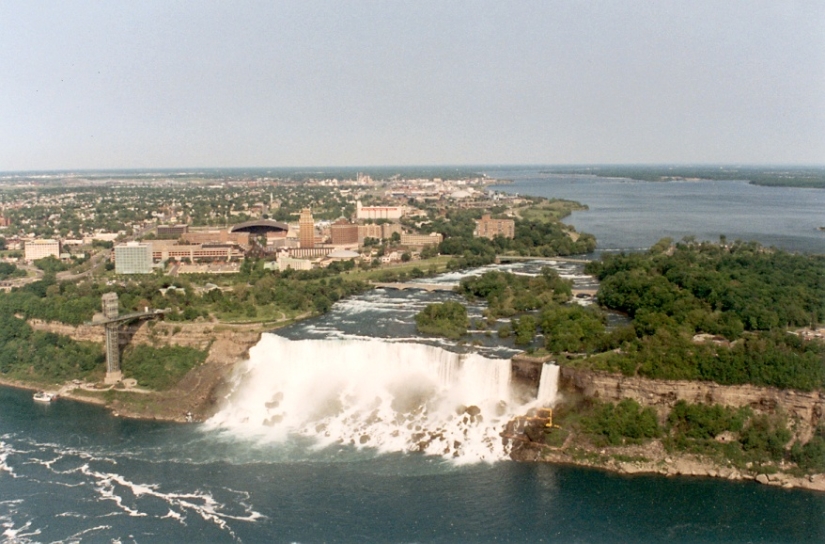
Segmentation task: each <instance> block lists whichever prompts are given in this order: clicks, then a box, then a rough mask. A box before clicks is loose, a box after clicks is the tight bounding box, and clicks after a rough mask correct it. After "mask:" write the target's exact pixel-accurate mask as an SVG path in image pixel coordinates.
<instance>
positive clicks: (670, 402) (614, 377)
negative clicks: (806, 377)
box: [502, 367, 825, 492]
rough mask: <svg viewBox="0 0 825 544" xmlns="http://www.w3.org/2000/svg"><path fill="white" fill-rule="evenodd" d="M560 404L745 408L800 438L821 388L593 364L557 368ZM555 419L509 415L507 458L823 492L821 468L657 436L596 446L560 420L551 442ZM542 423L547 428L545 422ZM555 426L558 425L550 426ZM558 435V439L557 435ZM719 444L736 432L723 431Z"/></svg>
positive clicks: (823, 407)
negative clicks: (632, 372) (735, 457)
mask: <svg viewBox="0 0 825 544" xmlns="http://www.w3.org/2000/svg"><path fill="white" fill-rule="evenodd" d="M559 384H560V392H559V398H560V402H562V403H563V402H565V401H570V400H571V399H573V398H576V397H578V398H586V399H594V400H597V401H602V402H618V401H621V400H624V399H630V400H633V401H635V402H637V403H638V404H639V405H641V406H644V407H650V408H653V410H654V411H655V412H656V414H657V416H658V419H659V422H660V424H661V423H663V422H665V421H666V419H667V416H668V414H669V413H670V411H671V409H672V408H673V407H674V406H675V405H676V403H677V402H679V401H685V402H688V403H693V404H697V403H701V404H706V405H708V404H720V405H723V406H727V407H731V408H741V407H748V408H750V409H751V410H752V411H753V412H754V413H757V414H770V415H777V414H781V415H783V416H785V417H787V418H788V420H789V421H790V422H791V425H790V427H791V430H792V434H793V438H792V439H791V441H795V440H801V441H802V442H807V441H808V440H810V439H811V436H812V435H813V432H814V430H815V429H816V428H817V426H818V425H820V424H821V422H822V420H823V416H825V395H823V392H821V391H795V390H789V389H778V388H775V387H756V386H753V385H731V386H723V385H718V384H716V383H712V382H699V381H679V380H651V379H646V378H640V377H638V376H634V377H627V376H623V375H621V374H612V373H608V372H600V371H593V370H584V369H579V368H572V367H562V368H561V369H560V373H559ZM554 423H557V422H555V421H554V420H553V414H552V411H548V410H538V411H536V412H535V413H531V414H529V415H525V416H522V417H519V418H516V419H515V420H513V421H511V422H510V424H509V425H508V426H507V428H506V429H505V431H504V433H502V437H503V439H505V440H508V441H509V442H510V445H511V447H512V449H511V458H512V459H514V460H516V461H525V462H547V463H561V464H569V465H576V466H584V467H590V468H597V469H601V470H608V471H611V472H617V473H619V474H627V475H632V474H660V475H663V476H702V477H711V478H724V479H728V480H755V481H757V482H759V483H761V484H765V485H773V486H779V487H784V488H801V489H808V490H814V491H821V492H825V474H822V473H815V474H803V473H802V471H800V470H799V468H798V467H796V466H795V465H794V464H793V463H786V462H785V461H780V462H778V463H777V462H770V463H767V464H758V463H751V462H747V463H744V464H743V463H742V462H738V463H737V462H733V461H731V460H730V459H726V458H725V457H724V456H722V455H717V456H714V457H711V456H708V455H703V454H699V453H692V452H689V451H676V450H673V449H670V450H668V449H667V448H666V447H665V444H664V442H663V440H662V439H651V440H649V441H647V442H646V443H643V444H632V445H622V446H595V445H594V444H592V443H591V442H590V441H589V440H588V439H587V438H586V437H582V436H579V435H577V434H576V432H575V430H574V429H571V428H565V426H564V425H562V426H561V429H560V431H561V432H560V433H557V434H556V437H555V438H556V441H557V442H561V443H554V440H553V439H548V430H549V429H550V428H552V427H553V425H554ZM548 425H549V426H548ZM556 428H558V426H556ZM559 436H561V437H562V439H560V440H559V439H558V437H559ZM716 440H717V442H719V443H720V444H723V443H725V442H732V441H735V440H736V437H735V436H733V435H731V434H730V433H723V434H721V435H719V436H718V437H717V438H716Z"/></svg>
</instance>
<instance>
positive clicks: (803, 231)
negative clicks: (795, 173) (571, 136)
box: [487, 168, 825, 253]
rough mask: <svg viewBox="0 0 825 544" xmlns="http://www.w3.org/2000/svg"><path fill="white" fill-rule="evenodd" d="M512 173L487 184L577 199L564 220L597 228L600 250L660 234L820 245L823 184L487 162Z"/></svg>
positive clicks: (823, 246) (819, 249)
mask: <svg viewBox="0 0 825 544" xmlns="http://www.w3.org/2000/svg"><path fill="white" fill-rule="evenodd" d="M487 174H488V175H490V176H493V177H498V178H501V179H512V180H513V183H512V184H508V185H499V186H493V187H492V188H493V189H496V190H499V191H502V192H507V193H519V194H523V195H532V196H543V197H548V198H563V199H568V200H576V201H578V202H581V203H582V204H586V205H587V206H588V207H589V208H590V209H589V210H588V211H581V212H573V215H572V216H571V217H568V218H567V219H566V220H565V222H567V223H569V224H571V225H573V226H574V227H576V230H578V231H581V232H589V233H591V234H593V235H595V236H596V239H597V241H598V248H599V250H602V251H615V250H633V249H644V248H648V247H650V246H651V245H653V244H655V243H656V242H657V241H658V240H660V239H661V238H664V237H670V238H673V239H674V240H681V239H682V238H683V237H685V236H695V237H696V238H697V239H698V240H712V241H718V240H719V236H720V235H725V236H726V237H727V240H728V241H729V242H732V241H734V240H737V239H740V240H755V241H757V242H760V243H761V244H762V245H765V246H776V247H779V248H782V249H786V250H789V251H802V252H807V253H825V232H823V231H821V230H819V229H818V227H821V226H825V189H800V188H790V187H761V186H758V185H751V184H749V183H748V182H746V181H736V180H731V181H670V182H647V181H633V180H627V179H614V178H598V177H594V176H571V175H556V174H542V173H541V171H540V169H538V168H536V169H521V170H514V169H510V170H504V169H502V170H492V171H488V172H487Z"/></svg>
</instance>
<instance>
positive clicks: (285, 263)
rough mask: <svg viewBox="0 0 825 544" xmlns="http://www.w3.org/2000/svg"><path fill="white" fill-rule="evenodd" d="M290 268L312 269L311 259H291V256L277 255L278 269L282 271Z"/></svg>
mask: <svg viewBox="0 0 825 544" xmlns="http://www.w3.org/2000/svg"><path fill="white" fill-rule="evenodd" d="M289 268H291V269H292V270H312V261H310V260H309V259H293V258H292V257H287V256H283V255H282V256H279V257H278V270H280V271H281V272H283V271H284V270H287V269H289Z"/></svg>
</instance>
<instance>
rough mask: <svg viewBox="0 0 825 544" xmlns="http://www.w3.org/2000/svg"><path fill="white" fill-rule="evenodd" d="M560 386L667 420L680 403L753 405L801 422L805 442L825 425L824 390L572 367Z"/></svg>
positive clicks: (563, 372) (565, 370) (563, 371)
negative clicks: (634, 406) (628, 404)
mask: <svg viewBox="0 0 825 544" xmlns="http://www.w3.org/2000/svg"><path fill="white" fill-rule="evenodd" d="M559 381H560V387H561V389H562V391H564V390H565V389H566V390H568V391H569V390H575V391H577V392H579V393H581V394H583V395H584V396H587V397H591V398H597V399H601V400H604V401H609V402H616V401H619V400H622V399H633V400H635V401H636V402H638V403H639V404H642V405H644V406H652V407H653V408H655V409H656V410H657V412H658V413H659V416H660V417H661V418H664V417H666V415H667V413H668V412H669V411H670V409H671V408H672V407H673V405H674V404H675V403H676V401H679V400H684V401H686V402H689V403H700V402H701V403H705V404H722V405H725V406H732V407H740V406H750V407H751V408H753V409H754V410H755V411H757V412H768V413H774V412H782V413H785V414H786V415H787V416H788V417H789V418H790V419H791V420H793V421H795V422H796V426H795V429H794V433H795V434H796V435H797V436H798V437H799V438H800V439H801V440H802V441H803V442H807V441H808V440H809V439H810V438H811V434H812V432H813V429H815V428H816V426H817V425H818V424H819V423H820V422H821V421H822V417H823V413H825V395H823V392H822V391H795V390H792V389H777V388H775V387H756V386H753V385H719V384H716V383H713V382H699V381H678V380H650V379H647V378H640V377H638V376H633V377H627V376H622V375H621V374H610V373H607V372H597V371H593V370H581V369H576V368H570V367H562V369H561V372H560V380H559Z"/></svg>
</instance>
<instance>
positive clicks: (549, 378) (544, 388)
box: [537, 363, 559, 406]
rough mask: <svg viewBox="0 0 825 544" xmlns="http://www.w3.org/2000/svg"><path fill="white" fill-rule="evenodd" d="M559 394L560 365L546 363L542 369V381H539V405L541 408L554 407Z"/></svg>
mask: <svg viewBox="0 0 825 544" xmlns="http://www.w3.org/2000/svg"><path fill="white" fill-rule="evenodd" d="M558 392H559V365H557V364H553V363H544V366H542V367H541V380H540V381H539V393H538V398H537V401H538V404H539V405H540V406H553V405H554V404H555V403H556V396H557V395H558Z"/></svg>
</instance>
